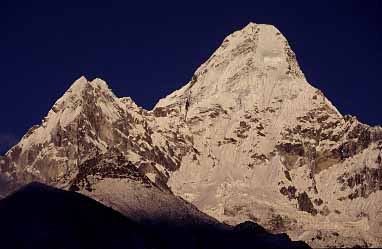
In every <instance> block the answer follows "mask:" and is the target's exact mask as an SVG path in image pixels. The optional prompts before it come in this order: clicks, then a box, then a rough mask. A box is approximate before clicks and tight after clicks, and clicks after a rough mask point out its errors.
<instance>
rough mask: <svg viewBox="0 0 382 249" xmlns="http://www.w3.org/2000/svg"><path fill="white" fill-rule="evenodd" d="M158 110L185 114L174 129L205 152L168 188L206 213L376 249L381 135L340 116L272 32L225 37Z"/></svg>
mask: <svg viewBox="0 0 382 249" xmlns="http://www.w3.org/2000/svg"><path fill="white" fill-rule="evenodd" d="M156 109H160V110H166V111H167V112H169V113H170V112H171V110H180V113H179V115H169V116H168V119H169V121H168V122H169V123H171V122H173V123H177V122H179V120H181V119H182V118H183V119H184V120H185V122H186V123H187V127H188V128H189V131H188V132H189V133H188V134H190V135H191V136H192V137H193V141H194V146H195V148H196V149H197V150H198V151H199V152H200V153H199V154H198V155H197V156H196V157H195V156H192V155H190V156H188V157H184V158H183V160H182V163H181V165H182V166H181V167H180V169H179V170H177V171H175V172H173V173H172V174H171V176H170V179H169V186H170V187H171V189H172V190H173V191H174V193H175V194H178V195H180V196H182V197H184V198H185V199H187V200H189V201H190V202H192V203H193V204H195V205H196V206H197V207H198V208H199V209H200V210H202V211H204V212H206V213H208V214H210V215H212V216H213V217H215V218H217V219H219V220H221V221H224V222H228V223H232V224H237V223H239V222H242V221H244V220H248V219H252V220H255V221H259V222H260V223H261V224H264V225H266V226H267V227H268V228H270V229H274V230H275V231H279V230H281V231H288V232H289V233H290V234H291V235H292V236H294V238H300V239H304V240H306V241H308V242H309V243H311V245H313V246H318V247H322V246H330V245H337V246H353V245H356V244H357V245H365V243H368V244H369V245H380V243H381V237H380V236H381V231H382V219H381V218H382V216H381V210H380V204H379V203H380V202H381V197H382V192H381V191H380V190H382V178H381V177H382V164H381V160H380V157H381V147H382V142H381V138H382V136H381V135H382V133H381V128H380V127H376V128H371V127H368V126H366V125H363V124H361V123H359V122H358V121H357V120H356V119H355V118H352V117H348V116H346V117H343V116H342V115H341V114H340V113H339V112H338V111H337V109H336V108H335V107H334V106H333V105H332V104H331V103H330V101H329V100H327V99H326V98H325V96H324V95H323V94H322V92H320V91H319V90H317V89H315V88H314V87H312V86H311V85H309V84H308V83H307V81H306V79H305V77H304V75H303V73H302V72H301V70H300V68H299V66H298V63H297V61H296V57H295V55H294V53H293V52H292V50H291V48H290V47H289V45H288V42H287V41H286V39H285V37H284V36H283V35H282V34H281V33H280V32H279V31H278V30H277V29H276V28H275V27H273V26H270V25H257V24H253V23H251V24H249V25H248V26H246V27H245V28H244V29H243V30H240V31H237V32H235V33H233V34H232V35H229V36H228V37H227V38H226V39H225V40H224V41H223V43H222V45H221V46H220V47H219V48H218V49H217V50H216V51H215V53H214V54H213V55H212V56H211V57H210V58H209V59H208V60H207V61H206V62H205V63H204V64H203V65H202V66H201V67H200V68H198V69H197V70H196V72H195V75H194V76H193V78H192V79H191V81H190V82H189V83H188V84H187V85H186V86H184V87H183V88H181V89H180V90H178V91H175V92H174V93H172V94H170V95H169V96H167V97H166V98H164V99H162V100H160V101H159V103H158V104H157V106H156ZM156 109H155V110H156ZM179 116H180V117H179ZM378 158H379V159H378ZM349 179H350V180H349ZM338 233H339V234H340V235H339V236H337V234H338ZM320 234H325V236H323V237H325V241H322V240H320V239H317V238H320V237H322V236H320Z"/></svg>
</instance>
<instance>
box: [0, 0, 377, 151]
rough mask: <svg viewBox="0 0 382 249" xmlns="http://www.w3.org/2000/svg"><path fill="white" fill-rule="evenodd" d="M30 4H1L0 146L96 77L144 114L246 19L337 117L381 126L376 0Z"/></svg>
mask: <svg viewBox="0 0 382 249" xmlns="http://www.w3.org/2000/svg"><path fill="white" fill-rule="evenodd" d="M37 2H38V1H29V2H26V3H22V2H20V1H10V2H8V3H7V2H6V1H1V3H0V26H1V29H0V38H1V39H0V72H1V83H0V110H1V113H0V114H1V122H0V138H1V137H6V138H7V139H6V140H7V141H9V140H11V141H12V139H10V137H14V138H19V137H21V136H22V135H23V134H24V133H25V132H26V131H27V130H28V128H30V127H31V126H32V125H33V124H38V123H40V122H41V119H42V118H43V117H44V116H45V114H46V113H47V112H48V111H49V109H50V107H51V106H52V105H53V103H54V102H55V100H56V99H57V98H59V97H60V96H61V95H62V94H63V93H64V92H65V90H66V89H67V88H68V87H69V86H70V84H71V83H72V82H73V81H74V80H75V79H77V78H78V77H80V76H81V75H85V76H86V77H87V78H88V79H92V78H94V77H100V78H103V79H105V80H106V81H107V82H108V84H109V86H110V87H111V88H112V89H113V90H114V92H115V93H116V94H117V95H118V96H131V97H132V98H133V99H134V100H135V101H136V102H137V104H138V105H141V106H143V107H145V108H148V109H150V108H151V107H153V105H154V104H155V103H156V102H157V101H158V99H159V98H161V97H163V96H165V95H167V94H169V93H170V92H172V91H173V90H176V89H178V88H179V87H181V86H182V85H184V84H185V83H186V82H187V81H188V80H189V79H190V78H191V76H192V75H193V72H194V71H195V69H196V68H197V67H198V66H199V65H200V64H201V63H203V62H204V61H205V60H206V59H207V58H208V57H209V56H210V55H211V53H212V52H213V51H214V50H215V49H216V48H217V47H218V46H219V45H220V43H221V42H222V41H223V39H224V37H225V36H227V35H228V34H230V33H232V32H233V31H235V30H238V29H241V28H242V27H244V26H245V25H246V24H247V23H248V22H250V21H253V22H257V23H269V24H273V25H275V26H276V27H278V28H279V29H280V30H281V32H282V33H283V34H284V35H285V36H286V37H287V38H288V40H289V42H290V44H291V46H292V48H293V50H294V51H295V52H296V54H297V57H298V61H299V63H300V66H301V67H302V70H303V71H304V73H305V75H306V77H307V78H308V81H309V82H310V83H311V84H313V85H314V86H316V87H318V88H319V89H321V90H322V91H323V92H324V93H325V95H326V96H327V97H328V98H329V99H330V100H331V101H332V102H333V103H334V105H336V106H337V107H338V109H339V110H340V111H341V112H342V113H343V114H352V115H356V116H357V117H358V118H359V119H360V120H361V121H363V122H366V123H369V124H373V125H375V124H382V110H381V104H380V101H379V100H380V98H381V97H382V82H381V80H380V77H379V76H380V75H379V73H380V71H381V69H382V68H381V65H382V63H381V59H382V51H381V44H382V40H381V33H382V32H381V31H382V27H381V23H382V17H381V16H382V15H381V14H380V13H381V11H382V8H381V5H382V4H381V1H379V0H369V1H365V0H364V1H357V0H352V1H347V0H344V1H314V2H315V3H312V2H313V1H304V2H303V1H281V0H280V1H248V2H241V1H229V2H225V1H209V2H208V3H207V2H206V1H205V2H201V1H200V2H199V1H187V3H186V1H178V4H175V3H174V2H172V3H170V2H167V3H163V2H161V1H155V2H154V1H152V2H147V1H139V2H136V3H132V2H133V1H119V2H112V1H103V2H107V3H104V4H97V3H96V2H97V1H92V2H88V3H84V2H82V4H80V5H78V4H77V5H71V6H63V5H58V4H56V3H55V2H58V1H51V3H50V4H48V3H41V2H39V3H40V4H38V3H37ZM158 2H161V3H158ZM0 143H5V142H4V141H0ZM0 149H1V144H0Z"/></svg>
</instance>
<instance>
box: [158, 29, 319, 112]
mask: <svg viewBox="0 0 382 249" xmlns="http://www.w3.org/2000/svg"><path fill="white" fill-rule="evenodd" d="M316 92H317V89H315V88H314V87H312V86H311V85H310V84H309V83H307V81H306V79H305V77H304V74H303V73H302V71H301V70H300V67H299V65H298V63H297V60H296V56H295V54H294V52H293V51H292V50H291V48H290V46H289V44H288V42H287V40H286V38H285V37H284V36H283V35H282V34H281V33H280V32H279V30H278V29H277V28H275V27H274V26H272V25H265V24H255V23H250V24H248V25H247V26H246V27H244V28H243V29H242V30H239V31H236V32H234V33H233V34H231V35H229V36H227V37H226V38H225V39H224V41H223V43H222V44H221V46H220V47H219V48H218V49H217V50H216V51H215V52H214V53H213V54H212V56H211V57H210V58H209V59H208V60H207V61H206V62H205V63H204V64H202V65H201V66H200V67H199V68H198V69H197V70H196V72H195V74H194V75H193V77H192V79H191V81H190V82H189V83H188V84H187V85H185V86H184V87H183V88H181V89H180V90H178V91H175V92H174V93H172V94H171V95H169V96H167V97H166V98H164V99H162V100H160V101H159V102H158V104H157V106H156V107H161V108H163V107H171V108H172V107H173V106H179V105H180V106H181V107H182V108H183V111H184V112H188V114H187V115H188V116H189V117H192V116H193V115H198V114H199V113H200V111H202V112H203V111H204V110H205V109H211V108H213V107H216V106H220V107H221V108H222V109H223V110H227V111H229V110H236V111H237V110H244V111H251V110H254V109H258V110H265V109H267V108H272V109H280V105H284V106H288V107H287V108H289V109H291V108H290V106H293V108H292V109H295V108H297V109H301V108H303V109H305V110H306V108H308V109H309V108H313V107H312V106H313V105H314V103H313V102H319V101H322V99H319V101H316V98H313V96H315V95H316ZM186 105H187V108H186ZM186 109H187V110H186Z"/></svg>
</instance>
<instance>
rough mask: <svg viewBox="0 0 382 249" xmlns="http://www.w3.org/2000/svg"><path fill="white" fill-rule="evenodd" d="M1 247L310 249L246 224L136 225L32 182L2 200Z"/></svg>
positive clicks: (84, 199) (96, 205)
mask: <svg viewBox="0 0 382 249" xmlns="http://www.w3.org/2000/svg"><path fill="white" fill-rule="evenodd" d="M0 220H1V226H0V234H1V240H0V246H1V247H2V248H40V249H43V248H50V249H52V248H81V249H85V248H108V249H112V248H233V247H234V246H239V247H240V248H275V247H282V248H308V246H306V245H305V244H304V243H302V242H291V241H290V239H289V238H288V236H287V235H272V234H269V233H268V232H266V231H265V229H263V228H262V227H260V226H259V225H257V224H255V223H252V222H247V223H245V224H241V225H238V226H237V227H235V228H231V227H224V228H223V226H222V227H217V226H212V225H210V224H198V225H194V226H179V225H180V224H175V223H174V224H171V223H166V224H164V223H158V224H148V223H145V222H142V223H137V222H134V221H131V220H129V219H128V218H126V217H125V216H123V215H122V214H120V213H118V212H117V211H114V210H113V209H111V208H108V207H106V206H104V205H102V204H100V203H98V202H97V201H94V200H92V199H90V198H88V197H86V196H83V195H81V194H78V193H75V192H68V191H64V190H59V189H56V188H52V187H48V186H46V185H43V184H40V183H31V184H29V185H27V186H26V187H23V188H22V189H20V190H19V191H17V192H15V193H14V194H12V195H11V196H8V197H7V198H5V199H3V200H1V201H0Z"/></svg>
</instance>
